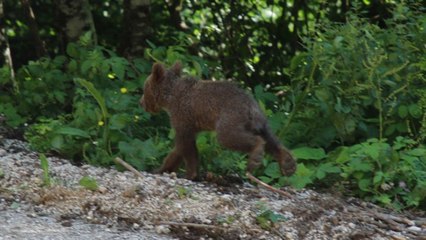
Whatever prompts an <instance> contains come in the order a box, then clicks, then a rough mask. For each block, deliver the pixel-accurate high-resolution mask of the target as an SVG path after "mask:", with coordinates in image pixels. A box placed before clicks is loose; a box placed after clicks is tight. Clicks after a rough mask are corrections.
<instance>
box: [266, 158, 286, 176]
mask: <svg viewBox="0 0 426 240" xmlns="http://www.w3.org/2000/svg"><path fill="white" fill-rule="evenodd" d="M265 174H266V175H267V176H268V177H271V178H279V177H281V175H282V174H281V171H280V166H279V165H278V163H277V162H272V163H270V164H269V165H268V166H267V167H266V169H265Z"/></svg>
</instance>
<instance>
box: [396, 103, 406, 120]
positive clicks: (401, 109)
mask: <svg viewBox="0 0 426 240" xmlns="http://www.w3.org/2000/svg"><path fill="white" fill-rule="evenodd" d="M398 115H399V117H401V118H405V117H407V115H408V108H407V106H405V105H401V106H399V107H398Z"/></svg>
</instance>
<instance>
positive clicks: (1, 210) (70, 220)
mask: <svg viewBox="0 0 426 240" xmlns="http://www.w3.org/2000/svg"><path fill="white" fill-rule="evenodd" d="M1 141H2V143H1V144H0V233H1V234H0V239H315V240H317V239H426V215H425V213H424V212H417V213H415V214H413V213H410V212H405V213H394V212H391V211H390V210H386V209H382V208H380V207H377V206H375V205H373V204H371V203H366V202H363V201H360V200H358V199H354V198H349V199H348V198H346V199H345V198H342V197H339V196H335V195H332V194H327V193H317V192H315V191H312V190H302V191H294V190H291V189H286V188H284V189H283V190H285V191H287V192H289V193H290V194H291V195H292V197H291V198H289V197H285V196H282V195H279V194H277V193H273V192H271V191H268V190H265V189H263V188H257V187H255V186H252V185H250V184H248V183H245V184H236V183H235V184H217V183H208V182H192V181H188V180H185V179H180V178H176V176H175V175H174V174H169V175H153V174H149V173H145V172H142V175H143V178H137V177H135V175H133V174H132V173H131V172H119V171H117V170H115V169H113V168H97V167H93V166H88V165H84V166H81V167H78V166H74V165H72V164H70V163H69V161H67V160H64V159H59V158H56V157H49V158H48V161H49V174H50V176H51V178H52V181H53V184H52V186H50V187H46V186H43V180H42V176H43V171H42V169H41V167H40V160H39V157H38V155H37V153H34V152H31V151H29V150H28V147H27V146H26V144H25V143H24V142H21V141H17V140H9V139H5V140H1ZM84 176H89V177H91V178H94V179H96V182H97V183H98V186H99V187H98V188H97V190H94V191H92V190H88V189H85V188H83V187H82V186H80V184H79V181H80V179H81V178H82V177H84Z"/></svg>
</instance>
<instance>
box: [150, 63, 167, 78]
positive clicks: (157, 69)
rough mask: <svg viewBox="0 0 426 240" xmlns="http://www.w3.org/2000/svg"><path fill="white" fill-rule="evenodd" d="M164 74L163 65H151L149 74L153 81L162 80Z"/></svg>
mask: <svg viewBox="0 0 426 240" xmlns="http://www.w3.org/2000/svg"><path fill="white" fill-rule="evenodd" d="M165 72H166V69H165V68H164V66H163V64H161V63H154V65H152V73H151V74H152V77H153V79H154V80H162V79H163V78H164V74H165Z"/></svg>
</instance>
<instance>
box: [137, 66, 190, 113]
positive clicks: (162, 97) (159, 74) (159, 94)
mask: <svg viewBox="0 0 426 240" xmlns="http://www.w3.org/2000/svg"><path fill="white" fill-rule="evenodd" d="M181 72H182V65H181V64H180V63H179V62H176V63H175V64H174V65H173V66H172V67H170V68H169V69H166V67H165V66H164V65H163V64H161V63H155V64H154V65H153V66H152V71H151V74H150V75H149V76H148V78H147V79H146V80H145V84H144V88H143V95H142V97H141V99H140V101H139V104H140V105H141V106H142V107H143V109H144V110H145V111H147V112H150V113H158V112H160V111H161V110H162V109H163V108H164V107H167V104H168V100H169V97H170V95H171V91H172V89H173V85H174V84H175V83H176V81H178V79H179V78H180V75H181Z"/></svg>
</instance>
